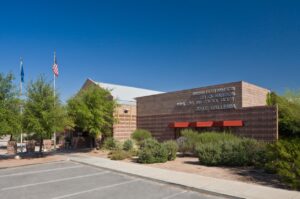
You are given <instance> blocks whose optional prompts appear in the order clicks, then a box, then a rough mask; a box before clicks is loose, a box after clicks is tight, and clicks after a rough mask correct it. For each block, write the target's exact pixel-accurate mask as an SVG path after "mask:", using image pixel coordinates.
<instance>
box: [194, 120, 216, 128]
mask: <svg viewBox="0 0 300 199" xmlns="http://www.w3.org/2000/svg"><path fill="white" fill-rule="evenodd" d="M213 124H214V121H203V122H192V123H191V124H190V126H191V127H212V126H213Z"/></svg>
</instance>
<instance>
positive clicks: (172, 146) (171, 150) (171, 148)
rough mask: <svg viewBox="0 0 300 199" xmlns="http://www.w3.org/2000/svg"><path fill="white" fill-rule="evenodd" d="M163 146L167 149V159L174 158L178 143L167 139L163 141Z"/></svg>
mask: <svg viewBox="0 0 300 199" xmlns="http://www.w3.org/2000/svg"><path fill="white" fill-rule="evenodd" d="M163 145H164V147H165V148H166V149H167V151H168V160H175V159H176V153H177V151H178V145H177V143H176V142H175V141H173V140H169V141H166V142H164V143H163Z"/></svg>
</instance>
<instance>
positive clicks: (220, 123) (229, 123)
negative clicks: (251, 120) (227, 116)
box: [214, 120, 243, 127]
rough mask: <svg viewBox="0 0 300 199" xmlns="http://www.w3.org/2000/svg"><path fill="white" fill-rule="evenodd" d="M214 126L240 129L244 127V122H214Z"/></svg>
mask: <svg viewBox="0 0 300 199" xmlns="http://www.w3.org/2000/svg"><path fill="white" fill-rule="evenodd" d="M214 126H225V127H226V126H227V127H239V126H243V121H242V120H224V121H216V122H214Z"/></svg>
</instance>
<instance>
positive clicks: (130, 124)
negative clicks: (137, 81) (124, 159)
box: [81, 79, 162, 140]
mask: <svg viewBox="0 0 300 199" xmlns="http://www.w3.org/2000/svg"><path fill="white" fill-rule="evenodd" d="M92 84H93V85H97V86H99V87H101V88H104V89H107V90H109V91H110V93H111V95H112V97H113V98H114V99H115V100H116V101H117V103H118V107H117V109H116V111H115V117H116V121H117V122H116V123H115V124H114V125H113V137H114V138H116V139H118V140H125V139H128V138H130V135H131V133H132V132H133V131H134V130H135V129H136V117H137V115H136V100H135V98H137V97H141V96H147V95H154V94H160V93H162V92H159V91H153V90H148V89H141V88H135V87H129V86H122V85H116V84H108V83H103V82H96V81H94V80H92V79H87V80H86V81H85V83H84V85H83V86H82V88H81V89H85V88H87V87H88V86H90V85H92Z"/></svg>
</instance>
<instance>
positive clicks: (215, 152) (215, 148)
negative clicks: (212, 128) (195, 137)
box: [196, 143, 222, 166]
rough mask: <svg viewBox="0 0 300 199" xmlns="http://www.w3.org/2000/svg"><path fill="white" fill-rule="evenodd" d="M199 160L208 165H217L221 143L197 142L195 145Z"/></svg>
mask: <svg viewBox="0 0 300 199" xmlns="http://www.w3.org/2000/svg"><path fill="white" fill-rule="evenodd" d="M196 150H197V153H198V158H199V162H200V163H201V164H204V165H208V166H215V165H219V164H220V162H221V160H222V159H221V151H222V149H221V145H220V144H212V143H207V144H199V145H198V146H197V147H196Z"/></svg>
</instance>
